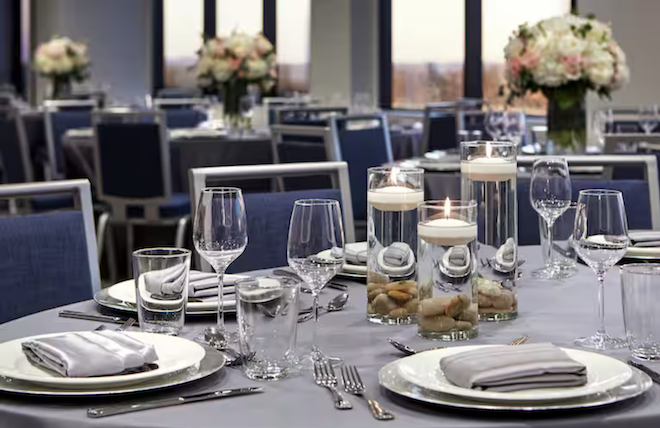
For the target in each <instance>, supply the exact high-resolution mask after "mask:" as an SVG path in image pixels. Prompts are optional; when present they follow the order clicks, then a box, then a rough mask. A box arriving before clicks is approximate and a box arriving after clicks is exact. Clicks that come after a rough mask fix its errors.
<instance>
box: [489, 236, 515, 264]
mask: <svg viewBox="0 0 660 428" xmlns="http://www.w3.org/2000/svg"><path fill="white" fill-rule="evenodd" d="M517 258H518V257H517V254H516V241H514V240H513V238H509V239H507V240H506V242H504V245H502V246H501V247H500V248H499V249H498V250H497V252H496V253H495V261H496V262H497V264H498V265H499V267H500V269H502V270H503V271H505V272H510V271H512V270H513V269H515V267H516V265H517V261H518V260H517Z"/></svg>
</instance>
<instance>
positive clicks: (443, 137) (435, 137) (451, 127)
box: [419, 102, 458, 155]
mask: <svg viewBox="0 0 660 428" xmlns="http://www.w3.org/2000/svg"><path fill="white" fill-rule="evenodd" d="M457 106H458V104H457V103H455V102H443V103H434V104H427V105H426V107H425V108H424V135H423V136H422V143H421V146H420V149H419V153H420V154H421V155H423V154H424V153H427V152H431V151H433V150H449V149H455V148H456V135H457V131H458V129H457V128H456V107H457Z"/></svg>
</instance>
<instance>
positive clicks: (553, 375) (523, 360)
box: [440, 343, 587, 392]
mask: <svg viewBox="0 0 660 428" xmlns="http://www.w3.org/2000/svg"><path fill="white" fill-rule="evenodd" d="M440 368H441V369H442V371H443V373H444V374H445V377H446V378H447V379H448V380H449V381H450V382H452V383H453V384H455V385H458V386H461V387H463V388H471V389H478V390H484V391H496V392H510V391H522V390H526V389H536V388H559V387H570V386H581V385H584V384H586V383H587V368H586V367H585V366H584V365H583V364H581V363H579V362H577V361H575V360H573V359H572V358H570V357H569V356H568V355H567V354H566V352H564V351H563V350H562V349H560V348H558V347H556V346H554V345H552V344H550V343H539V344H531V345H519V346H498V347H486V348H480V349H476V350H473V351H466V352H461V353H458V354H454V355H450V356H448V357H444V358H442V359H441V360H440Z"/></svg>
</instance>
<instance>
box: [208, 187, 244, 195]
mask: <svg viewBox="0 0 660 428" xmlns="http://www.w3.org/2000/svg"><path fill="white" fill-rule="evenodd" d="M201 193H202V194H205V193H210V194H242V193H243V191H242V190H241V189H240V188H238V187H228V186H218V187H205V188H203V189H202V192H201Z"/></svg>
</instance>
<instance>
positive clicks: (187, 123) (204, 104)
mask: <svg viewBox="0 0 660 428" xmlns="http://www.w3.org/2000/svg"><path fill="white" fill-rule="evenodd" d="M208 106H209V102H208V100H205V99H203V98H162V99H161V98H156V99H155V100H153V107H154V108H155V109H157V110H162V111H164V112H165V117H166V118H167V127H168V128H169V129H180V128H196V127H197V126H198V125H199V124H200V123H202V122H204V121H205V120H207V114H206V111H205V109H206V108H208Z"/></svg>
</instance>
